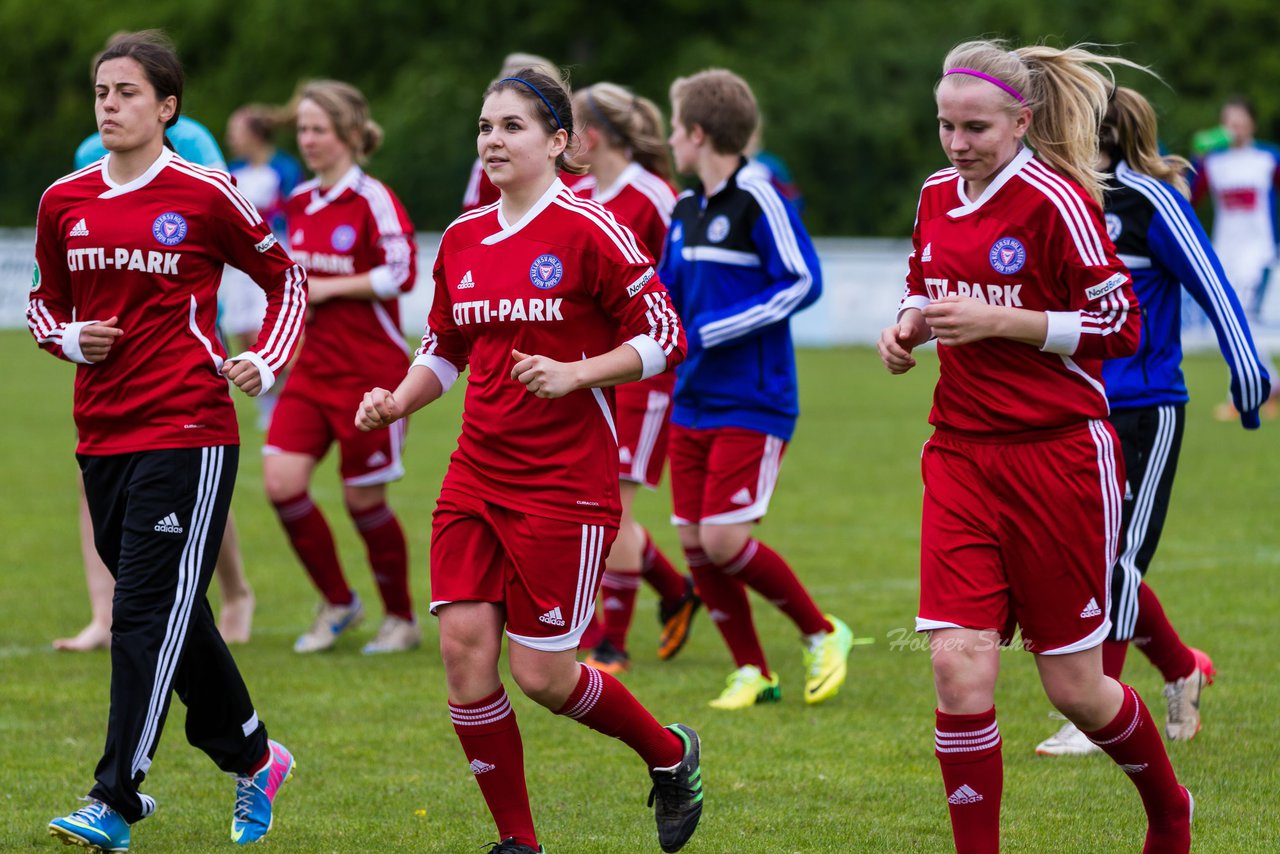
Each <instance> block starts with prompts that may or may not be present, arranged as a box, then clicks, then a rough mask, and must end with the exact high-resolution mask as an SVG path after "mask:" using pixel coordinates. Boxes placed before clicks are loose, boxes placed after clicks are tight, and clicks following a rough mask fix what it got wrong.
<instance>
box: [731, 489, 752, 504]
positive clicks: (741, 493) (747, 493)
mask: <svg viewBox="0 0 1280 854" xmlns="http://www.w3.org/2000/svg"><path fill="white" fill-rule="evenodd" d="M729 503H730V504H737V505H738V506H740V507H745V506H746V505H748V504H750V503H751V490H749V489H747V488H746V487H745V486H744V487H742V489H739V490H738V491H737V492H735V493H734V494H733V497H732V498H730V499H729Z"/></svg>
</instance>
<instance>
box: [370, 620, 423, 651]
mask: <svg viewBox="0 0 1280 854" xmlns="http://www.w3.org/2000/svg"><path fill="white" fill-rule="evenodd" d="M420 643H422V629H421V628H419V626H418V624H417V623H416V622H413V621H410V620H406V619H404V618H403V617H393V616H391V615H390V614H388V615H387V616H386V617H383V619H382V625H380V626H378V634H377V636H376V637H374V639H373V640H371V641H369V642H368V643H367V644H365V645H364V648H363V649H362V650H361V652H363V653H364V654H365V655H378V654H380V653H384V652H408V651H409V650H411V649H417V648H418V645H419V644H420Z"/></svg>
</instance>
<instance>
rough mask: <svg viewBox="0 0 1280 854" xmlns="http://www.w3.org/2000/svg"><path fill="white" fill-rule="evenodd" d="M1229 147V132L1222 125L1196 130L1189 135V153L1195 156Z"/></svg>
mask: <svg viewBox="0 0 1280 854" xmlns="http://www.w3.org/2000/svg"><path fill="white" fill-rule="evenodd" d="M1230 147H1231V134H1230V133H1229V132H1228V131H1227V129H1226V128H1225V127H1223V126H1222V125H1218V126H1217V127H1211V128H1209V129H1208V130H1200V131H1196V132H1195V133H1194V134H1192V135H1191V153H1192V154H1194V155H1196V156H1197V157H1201V156H1203V155H1205V154H1208V153H1209V152H1211V151H1221V150H1222V149H1224V148H1230Z"/></svg>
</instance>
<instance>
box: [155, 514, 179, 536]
mask: <svg viewBox="0 0 1280 854" xmlns="http://www.w3.org/2000/svg"><path fill="white" fill-rule="evenodd" d="M156 530H157V531H159V532H160V533H162V534H181V533H182V525H180V524H179V523H178V514H177V513H170V514H169V515H168V516H165V517H164V518H163V519H161V520H160V521H159V522H156Z"/></svg>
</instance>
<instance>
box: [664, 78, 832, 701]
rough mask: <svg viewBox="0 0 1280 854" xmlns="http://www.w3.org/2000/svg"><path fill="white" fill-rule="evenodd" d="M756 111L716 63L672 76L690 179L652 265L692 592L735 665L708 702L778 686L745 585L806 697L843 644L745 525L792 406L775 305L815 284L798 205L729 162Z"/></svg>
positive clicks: (792, 306)
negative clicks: (786, 647)
mask: <svg viewBox="0 0 1280 854" xmlns="http://www.w3.org/2000/svg"><path fill="white" fill-rule="evenodd" d="M758 118H759V112H758V110H757V108H756V100H755V96H754V95H753V94H752V93H751V88H750V87H749V86H747V83H746V81H744V80H743V79H742V78H741V77H738V76H737V75H736V74H733V73H731V72H729V71H723V70H719V69H712V70H708V71H704V72H701V73H699V74H696V75H694V76H692V77H688V78H680V79H678V80H676V81H675V83H673V84H672V86H671V128H672V130H671V139H670V143H671V148H672V151H673V152H674V154H675V161H676V169H677V170H679V171H680V172H682V173H686V174H694V175H696V176H697V177H698V179H699V181H700V184H699V185H698V186H697V187H696V188H695V189H693V190H690V191H688V192H685V193H683V194H681V196H680V198H679V200H678V201H677V202H676V207H675V212H674V214H673V215H672V226H671V230H670V233H669V235H668V237H667V245H666V249H665V250H664V251H663V258H662V268H661V270H660V271H659V275H660V277H661V278H662V280H663V281H664V282H666V283H667V285H668V287H669V288H670V289H671V297H672V301H673V302H674V303H675V306H676V310H677V311H678V312H679V313H680V316H681V317H682V318H683V319H684V320H685V324H686V327H687V332H688V335H689V358H688V361H686V362H685V363H684V364H683V365H681V367H680V370H679V372H678V374H677V379H676V389H675V396H676V405H675V411H674V413H672V417H671V420H672V422H674V426H673V428H672V431H671V494H672V498H673V501H674V505H675V513H674V516H673V518H674V520H675V522H676V524H677V525H678V526H679V533H680V544H681V546H682V547H683V548H684V552H685V558H686V559H687V560H688V562H689V567H690V569H692V570H693V580H694V583H695V584H696V585H697V588H698V595H699V596H701V597H702V599H703V601H704V602H705V603H706V605H707V609H708V613H709V614H710V616H711V619H712V620H714V621H715V624H716V628H718V629H719V630H720V634H721V635H722V636H723V637H724V640H725V643H726V644H727V645H728V647H729V652H730V653H731V654H732V655H733V660H734V663H735V665H736V666H737V669H736V670H735V671H734V672H733V673H731V674H730V675H729V678H728V680H727V684H726V687H725V689H724V691H723V692H722V693H721V694H720V696H719V697H717V698H716V699H714V700H712V701H711V705H712V706H713V707H714V708H717V709H744V708H748V707H750V706H753V705H755V704H756V703H761V702H772V701H776V700H778V699H780V698H781V687H780V685H779V681H778V675H777V674H776V673H773V672H772V671H770V669H769V666H768V664H767V662H766V661H765V656H764V649H763V648H762V647H761V645H760V638H759V636H758V635H757V634H756V630H755V625H754V624H753V622H752V618H751V605H750V603H749V602H748V601H747V591H746V588H747V587H750V588H752V589H753V590H755V591H756V592H758V593H759V594H760V595H761V596H763V597H765V598H766V599H768V600H769V601H770V602H771V603H773V604H774V605H776V606H777V607H778V608H780V609H781V610H782V612H783V613H784V614H786V615H787V617H789V618H790V619H791V621H792V622H793V623H795V625H796V627H797V628H798V629H799V630H800V633H801V635H802V636H803V640H804V643H805V653H804V654H805V692H804V698H805V702H807V703H820V702H822V701H823V700H826V699H828V698H830V697H832V696H834V695H835V693H836V691H838V690H839V688H840V686H841V685H842V684H844V681H845V676H846V672H847V661H846V660H847V658H848V655H849V650H850V648H851V647H852V644H853V635H852V634H851V633H850V631H849V627H848V626H846V625H845V624H844V623H843V622H842V621H841V620H838V619H836V618H835V617H832V616H830V615H824V614H823V613H822V611H820V610H819V609H818V606H817V605H816V604H815V603H814V601H813V597H812V596H810V595H809V591H808V590H806V589H805V587H804V585H803V584H802V583H801V582H800V580H799V578H797V577H796V574H795V572H794V571H793V570H792V569H791V567H790V566H789V565H788V564H787V562H786V561H785V560H784V559H783V558H782V557H781V556H780V555H779V554H778V553H777V552H775V551H774V550H773V549H771V548H769V547H768V546H767V545H765V544H764V543H762V542H760V541H759V540H757V539H755V538H754V537H753V536H752V532H753V529H754V526H755V525H756V524H757V523H758V522H759V521H760V520H761V519H763V518H764V515H765V512H766V511H767V510H768V509H769V500H770V499H771V498H772V497H773V490H774V487H775V485H776V484H777V482H778V471H779V469H780V467H781V465H782V454H783V452H784V451H785V450H786V447H787V443H788V442H789V441H790V439H791V434H792V431H793V430H794V429H795V424H796V416H797V414H798V412H799V403H798V400H797V393H796V370H795V351H794V348H793V346H792V343H791V326H790V317H791V315H792V314H794V313H795V312H797V311H800V310H801V309H803V308H805V307H806V306H809V305H811V304H812V303H813V302H814V300H816V299H817V298H818V295H819V293H820V292H821V290H822V281H821V271H820V270H819V268H818V256H817V253H816V252H815V251H814V248H813V242H812V241H811V240H810V239H809V235H808V233H807V232H806V231H805V229H804V225H803V224H801V222H800V216H799V214H797V213H796V211H795V209H794V208H793V207H791V206H790V205H789V204H788V203H787V202H786V201H785V200H784V199H783V198H782V197H781V196H780V195H779V194H778V191H777V190H776V189H774V187H773V185H772V184H770V183H769V181H768V180H767V179H764V178H760V177H755V178H751V177H747V175H746V174H744V169H745V167H746V165H747V160H746V157H745V156H744V155H743V152H744V151H745V149H746V146H747V143H748V142H749V141H750V139H751V134H752V132H753V131H754V130H755V128H756V124H757V122H758Z"/></svg>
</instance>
